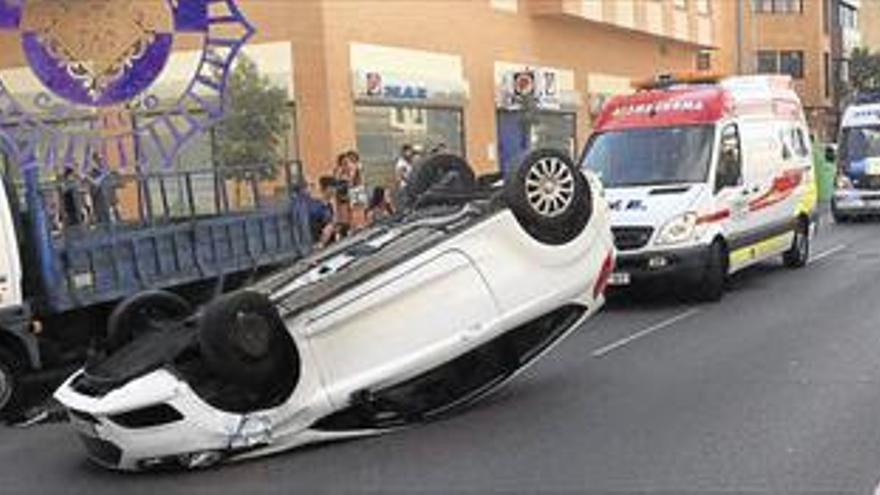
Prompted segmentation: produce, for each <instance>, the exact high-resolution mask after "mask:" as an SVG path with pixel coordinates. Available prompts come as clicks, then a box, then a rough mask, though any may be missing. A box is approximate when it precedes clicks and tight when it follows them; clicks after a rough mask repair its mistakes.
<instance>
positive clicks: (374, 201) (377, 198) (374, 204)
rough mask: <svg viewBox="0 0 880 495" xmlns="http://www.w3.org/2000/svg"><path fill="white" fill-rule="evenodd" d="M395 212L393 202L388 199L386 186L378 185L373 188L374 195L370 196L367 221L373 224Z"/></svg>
mask: <svg viewBox="0 0 880 495" xmlns="http://www.w3.org/2000/svg"><path fill="white" fill-rule="evenodd" d="M393 214H394V208H392V207H391V202H390V201H388V196H387V194H386V193H385V188H384V187H382V186H377V187H376V188H375V189H373V195H372V196H371V197H370V207H369V208H367V222H368V223H369V224H373V223H375V222H378V221H380V220H382V219H385V218H388V217H390V216H391V215H393Z"/></svg>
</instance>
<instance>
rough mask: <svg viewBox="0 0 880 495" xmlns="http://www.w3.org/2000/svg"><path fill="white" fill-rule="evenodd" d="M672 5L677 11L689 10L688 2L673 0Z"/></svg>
mask: <svg viewBox="0 0 880 495" xmlns="http://www.w3.org/2000/svg"><path fill="white" fill-rule="evenodd" d="M672 4H673V5H675V8H677V9H681V10H687V8H688V3H687V0H673V2H672Z"/></svg>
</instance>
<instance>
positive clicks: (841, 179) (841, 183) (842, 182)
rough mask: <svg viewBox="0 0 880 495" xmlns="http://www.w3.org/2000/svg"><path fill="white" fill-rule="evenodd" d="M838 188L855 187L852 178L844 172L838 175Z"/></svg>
mask: <svg viewBox="0 0 880 495" xmlns="http://www.w3.org/2000/svg"><path fill="white" fill-rule="evenodd" d="M837 188H838V189H852V188H853V183H852V180H851V179H850V178H849V177H847V176H845V175H843V174H841V175H838V176H837Z"/></svg>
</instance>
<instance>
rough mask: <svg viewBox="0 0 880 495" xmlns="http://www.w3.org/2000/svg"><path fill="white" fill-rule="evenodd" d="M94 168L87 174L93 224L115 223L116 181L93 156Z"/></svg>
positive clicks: (96, 156)
mask: <svg viewBox="0 0 880 495" xmlns="http://www.w3.org/2000/svg"><path fill="white" fill-rule="evenodd" d="M94 160H95V166H94V168H92V170H91V173H90V174H89V196H90V197H91V201H92V215H93V216H94V220H95V223H98V224H104V225H109V224H113V223H116V219H117V218H118V217H117V204H118V201H117V198H116V181H115V180H114V178H113V177H112V176H111V174H110V172H109V171H108V170H106V168H105V167H104V166H103V165H102V161H101V158H100V156H98V155H97V154H96V155H95V156H94Z"/></svg>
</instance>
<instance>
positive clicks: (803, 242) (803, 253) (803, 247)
mask: <svg viewBox="0 0 880 495" xmlns="http://www.w3.org/2000/svg"><path fill="white" fill-rule="evenodd" d="M797 237H798V238H797V250H798V255H799V256H800V258H801V259H802V260H805V259H807V256H808V250H809V247H808V244H807V239H808V238H807V234H805V233H804V232H800V231H799V232H798V233H797Z"/></svg>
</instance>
